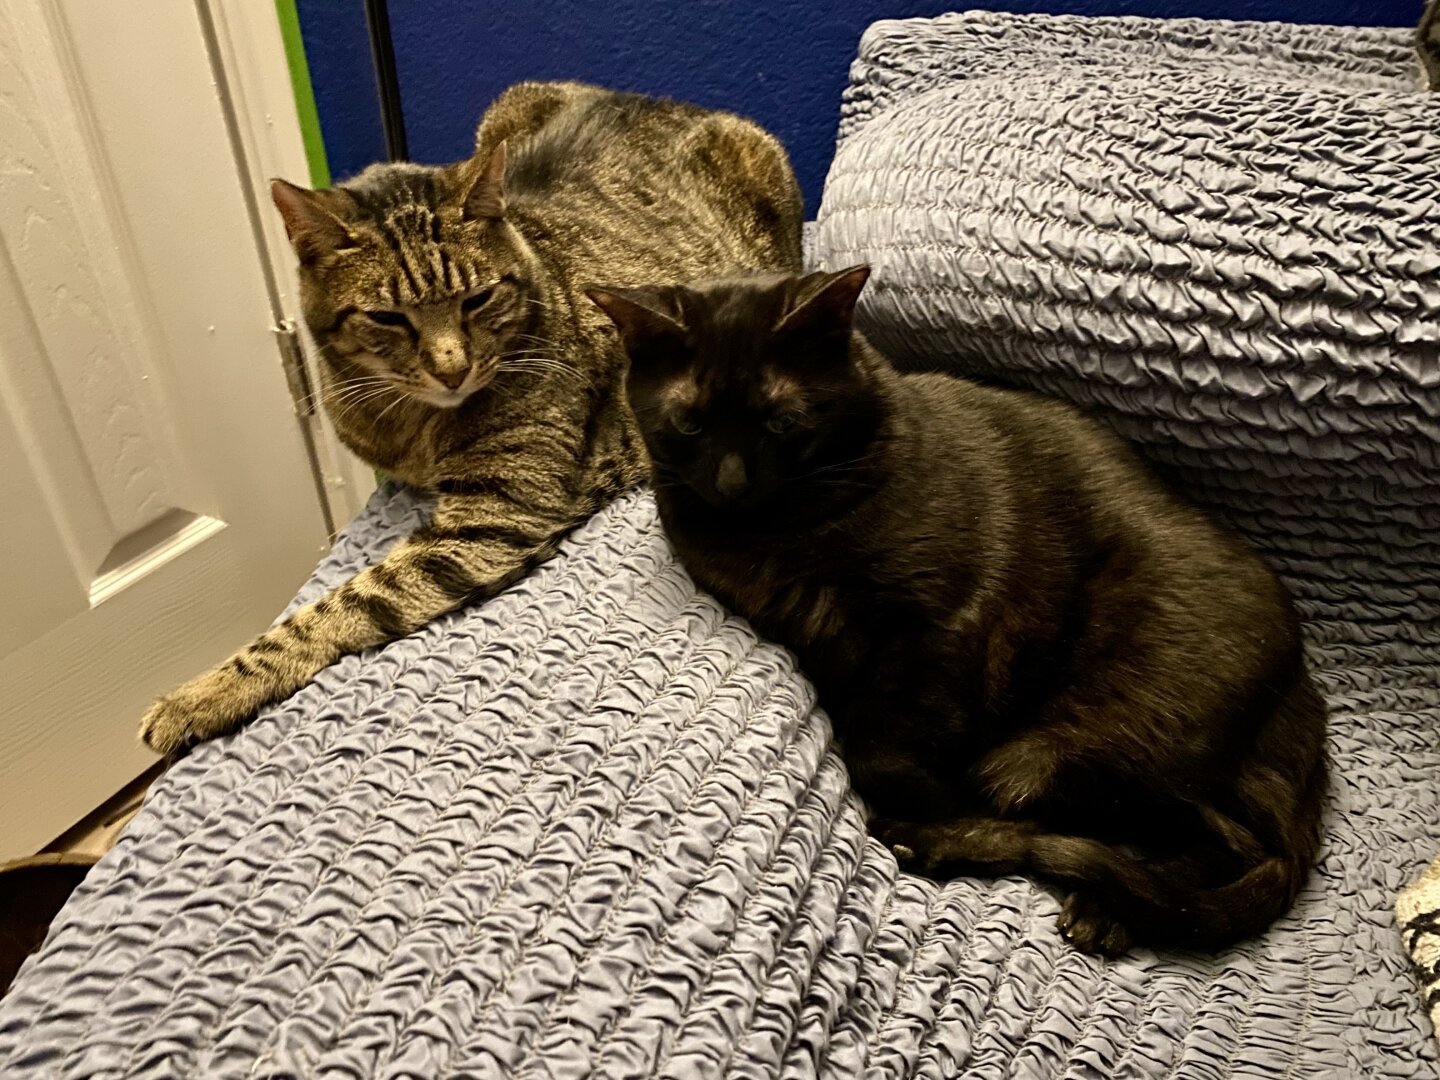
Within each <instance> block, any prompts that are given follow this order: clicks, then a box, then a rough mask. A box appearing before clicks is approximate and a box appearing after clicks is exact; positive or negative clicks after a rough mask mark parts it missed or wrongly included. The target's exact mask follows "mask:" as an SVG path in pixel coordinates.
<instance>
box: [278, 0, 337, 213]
mask: <svg viewBox="0 0 1440 1080" xmlns="http://www.w3.org/2000/svg"><path fill="white" fill-rule="evenodd" d="M275 15H276V17H277V18H278V19H279V20H280V36H281V37H282V38H283V39H284V40H285V59H286V60H287V61H288V62H289V64H290V86H291V89H292V90H293V91H294V93H295V111H296V112H297V113H299V114H300V135H301V137H302V138H303V139H304V140H305V161H306V164H308V165H309V167H310V186H311V187H317V188H328V187H329V186H330V162H329V161H328V160H327V159H326V157H325V140H324V139H323V138H322V137H321V135H320V113H319V112H318V111H317V110H316V108H315V88H314V87H313V86H311V85H310V65H309V64H307V63H306V62H305V42H304V40H303V39H302V38H301V37H300V13H299V12H298V11H297V10H296V9H295V0H275Z"/></svg>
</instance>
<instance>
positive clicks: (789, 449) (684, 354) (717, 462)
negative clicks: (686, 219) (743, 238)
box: [587, 266, 879, 513]
mask: <svg viewBox="0 0 1440 1080" xmlns="http://www.w3.org/2000/svg"><path fill="white" fill-rule="evenodd" d="M869 273H870V271H869V268H868V267H864V266H859V267H853V268H851V269H849V270H842V271H839V272H838V273H815V274H808V275H806V276H803V277H794V276H784V275H774V274H766V275H761V274H756V275H753V276H748V277H742V278H727V279H720V280H716V281H707V282H698V283H695V284H690V285H673V286H645V287H641V288H629V289H619V288H600V287H596V288H591V289H589V290H587V293H588V295H589V296H590V298H591V299H592V300H593V301H594V302H595V303H596V304H597V305H599V307H600V308H601V309H602V310H604V312H605V313H606V314H607V315H609V316H610V318H611V320H612V321H613V322H614V323H615V325H616V327H617V328H618V329H619V331H620V339H621V341H622V342H623V344H624V346H625V349H626V351H627V352H628V353H629V356H630V372H629V376H628V379H627V383H626V385H627V391H628V393H629V397H630V405H631V407H632V408H633V409H634V411H635V415H636V417H637V419H638V420H639V424H640V429H641V431H642V433H643V434H644V437H645V443H646V446H647V447H648V448H649V451H650V457H651V460H652V461H653V463H654V465H655V471H656V480H657V483H658V484H660V485H661V486H662V487H665V488H669V487H672V486H673V485H677V484H682V485H684V487H686V488H688V489H689V490H690V491H693V492H694V494H695V495H697V496H699V498H700V499H701V500H703V501H704V502H705V503H706V504H708V505H709V506H711V507H714V508H719V509H721V510H724V511H727V512H735V513H744V512H747V511H749V512H766V511H770V510H773V509H774V508H775V507H776V505H777V504H780V503H783V502H785V501H787V500H791V499H794V498H797V497H800V496H802V495H803V496H807V497H808V496H812V495H813V494H814V493H815V489H817V488H825V489H829V490H838V489H841V488H844V487H845V486H846V485H848V484H853V483H855V482H856V480H855V478H854V476H853V475H850V474H848V473H847V468H848V467H849V466H852V465H853V464H854V462H855V460H856V459H858V458H859V457H861V456H863V454H864V451H865V447H866V446H867V445H868V443H869V441H870V440H871V439H872V438H873V437H874V433H875V430H876V427H877V425H878V423H879V418H878V411H879V407H878V405H877V403H876V400H875V395H874V394H873V392H872V389H871V382H870V379H869V378H868V377H867V372H866V369H865V367H864V366H863V365H861V364H858V363H857V362H856V356H855V352H856V348H855V346H854V344H853V343H852V335H851V323H852V320H853V316H854V312H855V302H856V300H857V299H858V298H859V296H860V290H861V289H862V288H863V287H864V285H865V280H866V278H867V277H868V276H869ZM809 481H813V483H807V482H809Z"/></svg>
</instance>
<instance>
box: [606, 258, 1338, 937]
mask: <svg viewBox="0 0 1440 1080" xmlns="http://www.w3.org/2000/svg"><path fill="white" fill-rule="evenodd" d="M865 276H866V272H865V270H864V269H863V268H859V269H857V270H853V271H849V272H845V273H841V274H816V275H811V276H809V277H806V278H794V277H783V276H756V277H751V278H744V279H734V280H727V281H719V282H713V283H709V284H704V285H697V286H690V287H669V288H658V287H657V288H644V289H608V290H607V289H597V290H593V291H592V293H591V295H592V298H593V299H594V300H595V301H596V302H597V303H598V304H599V305H600V306H601V307H602V308H604V309H605V310H606V311H607V313H609V314H610V315H611V317H612V319H614V320H615V322H616V323H617V325H618V327H619V328H620V331H621V337H622V339H623V340H624V341H625V342H626V343H627V347H628V350H629V353H630V356H631V371H630V375H629V380H628V386H629V394H630V398H631V403H632V405H633V407H634V409H635V413H636V416H637V417H638V419H639V422H640V426H641V430H642V433H643V434H644V436H645V440H646V443H647V445H648V447H649V449H650V453H651V457H652V459H653V463H654V469H655V477H656V494H657V499H658V501H659V505H660V511H661V515H662V518H663V520H664V523H665V526H666V529H667V530H668V532H669V534H670V536H671V538H672V539H673V541H674V543H675V546H676V549H677V550H678V552H679V554H680V556H681V557H682V559H683V560H684V561H685V563H686V565H687V566H688V567H689V569H690V570H691V572H692V574H693V575H694V576H695V578H696V579H697V580H698V581H699V582H700V583H702V584H703V585H704V586H705V587H706V588H708V589H710V590H712V591H713V592H714V593H715V594H716V595H717V596H718V597H719V598H720V599H722V600H723V601H724V602H726V603H727V604H728V605H729V606H730V607H732V608H733V609H734V610H736V611H737V612H739V613H741V614H743V615H745V616H746V617H747V618H749V619H750V620H751V622H752V623H753V624H754V625H755V627H756V628H757V629H758V630H759V631H760V632H761V633H763V634H765V635H766V636H768V637H770V638H773V639H774V640H776V641H779V642H781V643H783V644H785V645H787V646H789V647H790V648H792V649H793V650H794V651H795V652H796V653H797V655H798V656H799V658H800V661H801V663H802V665H803V667H804V669H805V670H806V672H807V673H808V674H809V675H810V676H811V677H812V678H813V679H814V681H815V683H816V685H817V687H818V689H819V691H820V696H821V703H822V704H823V705H824V706H825V707H826V708H827V709H828V711H829V712H830V715H831V716H832V718H833V720H834V722H835V725H836V730H837V734H838V735H839V737H840V740H841V750H842V754H843V756H844V758H845V761H846V763H847V765H848V767H849V769H850V774H851V778H852V780H853V782H854V784H855V786H856V788H857V790H859V791H860V793H861V794H862V795H864V797H865V798H866V800H867V801H868V802H869V803H870V805H871V808H872V810H873V811H874V813H875V814H876V815H877V816H876V817H875V818H874V819H873V820H872V822H871V828H872V831H873V832H875V833H876V834H877V835H879V836H880V837H881V839H883V840H884V841H886V842H887V843H889V844H890V845H891V846H892V848H893V850H894V851H895V852H896V853H897V855H899V856H900V857H901V859H902V861H904V862H908V863H910V864H911V865H913V866H914V867H915V868H916V869H918V870H921V871H923V872H926V873H930V874H934V875H942V876H943V875H951V874H955V873H960V872H981V873H1000V872H1010V871H1015V870H1020V871H1028V872H1030V873H1034V874H1036V875H1039V876H1041V877H1045V878H1049V879H1053V880H1055V881H1058V882H1061V883H1064V884H1066V885H1068V886H1069V887H1071V888H1073V889H1074V890H1075V891H1074V893H1073V894H1072V895H1071V896H1070V898H1069V900H1068V901H1067V903H1066V905H1065V910H1064V914H1063V915H1062V917H1061V929H1062V931H1063V932H1064V933H1065V934H1066V936H1067V937H1068V938H1069V939H1070V940H1071V941H1073V942H1074V943H1075V944H1076V945H1077V946H1079V947H1081V948H1083V949H1085V950H1087V951H1093V952H1101V953H1115V952H1118V951H1121V950H1123V949H1124V948H1126V947H1127V945H1128V944H1129V942H1130V941H1131V940H1132V938H1134V939H1139V940H1143V941H1145V942H1149V943H1156V944H1159V943H1168V944H1180V945H1191V946H1205V947H1218V946H1220V945H1223V944H1226V943H1228V942H1230V941H1233V940H1235V939H1237V938H1241V937H1245V936H1248V935H1250V934H1253V933H1256V932H1258V931H1260V930H1261V929H1263V928H1264V927H1265V926H1266V925H1268V924H1269V923H1270V921H1271V920H1273V919H1274V918H1275V917H1277V916H1278V915H1279V914H1280V913H1282V912H1283V911H1285V910H1286V909H1287V908H1288V907H1289V905H1290V903H1291V902H1292V900H1293V899H1294V896H1295V894H1296V891H1297V890H1298V889H1299V887H1300V885H1301V884H1302V882H1303V880H1304V878H1305V875H1306V873H1307V872H1308V869H1309V866H1310V864H1311V861H1312V859H1313V857H1314V852H1315V847H1316V843H1317V836H1318V821H1319V815H1320V809H1321V803H1322V796H1323V790H1324V776H1325V773H1324V760H1323V752H1322V747H1323V728H1324V709H1323V706H1322V703H1321V701H1320V698H1319V696H1318V695H1317V694H1316V692H1315V690H1314V688H1313V686H1312V685H1311V681H1310V678H1309V676H1308V674H1307V672H1306V668H1305V663H1304V659H1303V656H1302V653H1301V645H1300V639H1299V634H1298V627H1297V620H1296V617H1295V614H1294V611H1293V609H1292V606H1291V604H1290V601H1289V599H1288V597H1287V595H1286V594H1285V592H1284V590H1283V588H1282V587H1281V585H1280V584H1279V582H1278V581H1277V580H1276V578H1275V577H1274V575H1273V574H1272V573H1271V572H1270V570H1269V569H1268V568H1267V567H1266V566H1265V565H1264V564H1263V563H1262V562H1261V560H1260V559H1259V558H1257V557H1256V556H1255V555H1254V554H1253V553H1251V552H1250V551H1249V550H1247V549H1246V548H1245V547H1244V546H1243V545H1242V544H1241V543H1239V542H1238V541H1237V540H1236V539H1235V538H1233V537H1231V536H1230V535H1229V534H1227V533H1226V532H1224V531H1223V530H1221V529H1220V528H1219V527H1218V526H1217V525H1215V524H1214V523H1212V522H1211V521H1210V520H1208V519H1207V518H1206V517H1205V516H1204V515H1203V514H1201V513H1200V512H1199V511H1198V510H1196V509H1195V508H1193V507H1191V506H1189V505H1187V504H1185V503H1184V502H1182V501H1180V500H1179V499H1177V498H1175V497H1173V496H1171V495H1169V494H1167V493H1166V492H1165V491H1164V490H1163V489H1162V488H1161V487H1160V485H1159V484H1158V483H1157V482H1156V481H1155V480H1154V479H1153V478H1152V477H1151V476H1150V475H1149V474H1148V473H1147V472H1146V470H1145V469H1144V468H1143V466H1142V465H1141V464H1140V462H1139V461H1138V460H1137V459H1136V457H1135V456H1134V454H1133V453H1132V452H1131V451H1130V450H1129V449H1128V448H1127V447H1126V446H1125V445H1124V444H1122V443H1121V442H1120V441H1119V440H1117V439H1116V438H1114V437H1113V436H1111V435H1109V434H1108V433H1106V432H1104V431H1103V430H1102V429H1101V428H1100V427H1099V426H1098V425H1096V424H1094V423H1093V422H1091V421H1089V420H1087V419H1086V418H1085V417H1083V416H1082V415H1081V414H1080V413H1078V412H1077V411H1076V410H1074V409H1073V408H1071V407H1069V406H1067V405H1064V404H1061V403H1059V402H1054V401H1048V400H1044V399H1041V398H1038V397H1034V396H1030V395H1026V394H1023V393H1019V392H1015V391H1006V390H1000V389H995V388H990V387H983V386H979V385H977V384H974V383H971V382H968V381H965V380H961V379H955V378H948V377H945V376H941V375H901V374H897V373H896V372H895V371H894V370H893V369H892V368H891V367H890V366H889V365H888V363H886V362H885V360H884V358H883V357H881V356H879V355H878V354H877V353H876V352H875V351H874V349H872V348H871V347H870V346H869V345H868V344H867V343H866V342H865V341H864V339H863V338H861V337H860V336H859V335H857V334H852V333H851V329H850V319H851V313H852V310H853V306H854V303H855V300H856V298H857V296H858V294H859V291H860V289H861V287H862V286H863V284H864V281H865Z"/></svg>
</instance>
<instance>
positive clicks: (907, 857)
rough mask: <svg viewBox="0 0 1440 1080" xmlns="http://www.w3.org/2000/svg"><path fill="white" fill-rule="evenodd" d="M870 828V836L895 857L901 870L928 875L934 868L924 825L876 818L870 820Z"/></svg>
mask: <svg viewBox="0 0 1440 1080" xmlns="http://www.w3.org/2000/svg"><path fill="white" fill-rule="evenodd" d="M868 828H869V830H870V835H871V836H873V837H874V838H875V839H876V840H879V841H880V843H881V844H883V845H884V846H885V847H886V848H887V849H889V851H890V853H891V854H892V855H894V856H895V862H896V863H897V864H898V865H899V867H900V869H901V870H905V871H907V872H909V873H912V874H926V873H929V872H930V871H931V870H932V869H933V868H934V860H933V858H932V857H931V853H930V843H929V839H928V837H927V836H926V835H925V834H926V831H927V830H926V827H925V826H924V825H922V824H920V823H919V822H915V821H896V820H895V819H894V818H883V817H876V818H871V819H870V821H869V823H868Z"/></svg>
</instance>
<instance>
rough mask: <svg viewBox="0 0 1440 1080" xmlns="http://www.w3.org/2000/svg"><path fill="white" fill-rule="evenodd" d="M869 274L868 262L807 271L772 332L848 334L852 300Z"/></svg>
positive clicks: (853, 317) (854, 302)
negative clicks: (826, 269) (843, 268)
mask: <svg viewBox="0 0 1440 1080" xmlns="http://www.w3.org/2000/svg"><path fill="white" fill-rule="evenodd" d="M869 277H870V267H868V266H852V267H850V269H848V270H838V271H836V272H835V273H833V274H832V273H827V272H825V271H823V270H822V271H820V272H818V273H814V274H807V275H806V276H805V277H803V278H801V279H800V281H799V282H798V284H797V287H796V289H795V292H794V295H793V299H792V300H791V301H790V304H789V306H788V309H787V310H786V312H785V314H784V315H782V316H781V317H780V321H779V322H778V323H776V324H775V332H776V333H777V334H783V333H790V332H804V333H812V334H843V335H845V336H846V337H848V336H849V335H850V326H851V324H852V323H853V322H854V319H855V304H856V302H857V301H858V300H859V299H860V290H861V289H863V288H865V282H866V281H867V280H868V279H869Z"/></svg>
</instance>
